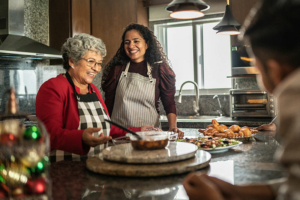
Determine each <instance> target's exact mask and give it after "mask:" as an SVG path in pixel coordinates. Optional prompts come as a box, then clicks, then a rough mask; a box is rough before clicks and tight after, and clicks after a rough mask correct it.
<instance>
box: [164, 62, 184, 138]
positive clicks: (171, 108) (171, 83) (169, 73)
mask: <svg viewBox="0 0 300 200" xmlns="http://www.w3.org/2000/svg"><path fill="white" fill-rule="evenodd" d="M159 76H160V84H159V87H160V88H159V89H160V98H161V101H162V104H163V106H164V109H165V111H166V114H167V118H168V122H169V131H174V132H176V133H178V137H180V138H181V137H183V135H184V133H183V132H182V131H180V130H179V129H178V128H177V116H176V104H175V92H176V87H175V81H176V80H175V74H174V72H173V70H172V69H171V68H170V67H169V66H168V65H166V64H164V63H163V64H161V65H160V67H159Z"/></svg>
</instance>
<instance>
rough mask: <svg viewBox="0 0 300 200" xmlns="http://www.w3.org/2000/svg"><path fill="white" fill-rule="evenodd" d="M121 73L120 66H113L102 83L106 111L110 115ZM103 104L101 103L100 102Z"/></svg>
mask: <svg viewBox="0 0 300 200" xmlns="http://www.w3.org/2000/svg"><path fill="white" fill-rule="evenodd" d="M121 73H122V68H121V66H115V67H113V68H112V69H111V70H110V71H109V73H108V75H107V77H106V81H105V83H104V84H103V85H102V89H103V91H104V92H105V105H106V107H107V110H108V113H109V115H110V116H111V114H112V111H113V108H114V103H115V96H116V89H117V85H118V82H119V79H120V75H121ZM102 105H103V104H102Z"/></svg>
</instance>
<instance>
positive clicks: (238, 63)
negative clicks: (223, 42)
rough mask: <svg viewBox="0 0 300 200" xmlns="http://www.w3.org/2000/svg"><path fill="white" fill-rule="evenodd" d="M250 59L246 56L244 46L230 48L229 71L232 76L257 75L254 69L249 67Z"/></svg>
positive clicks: (245, 47) (256, 70)
mask: <svg viewBox="0 0 300 200" xmlns="http://www.w3.org/2000/svg"><path fill="white" fill-rule="evenodd" d="M251 59H252V58H251V57H250V56H249V55H248V52H247V46H246V45H237V46H232V47H231V69H232V73H231V74H232V76H242V75H249V74H258V73H259V71H258V69H257V68H256V67H252V66H251Z"/></svg>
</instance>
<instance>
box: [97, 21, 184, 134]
mask: <svg viewBox="0 0 300 200" xmlns="http://www.w3.org/2000/svg"><path fill="white" fill-rule="evenodd" d="M102 89H103V90H104V92H105V103H106V105H107V108H108V112H109V113H110V114H111V116H112V120H113V121H115V122H117V123H119V124H122V125H123V126H142V125H154V126H155V127H159V126H160V124H159V99H161V102H162V104H163V106H164V109H165V111H166V114H167V117H168V122H169V130H170V131H174V132H178V133H179V137H183V132H182V131H180V130H179V129H178V128H177V125H176V104H175V100H174V95H175V92H176V89H175V74H174V72H173V70H172V69H171V68H170V66H169V62H168V58H167V57H166V55H165V53H164V52H163V49H162V47H161V45H160V43H159V41H158V40H157V38H156V37H155V36H154V34H153V32H152V31H151V30H149V29H148V28H147V27H145V26H143V25H140V24H130V25H128V26H127V27H126V29H125V31H124V33H123V35H122V43H121V45H120V48H119V49H118V51H117V53H116V55H115V56H114V57H113V59H112V60H111V61H110V62H109V63H108V65H107V66H106V67H105V68H104V71H103V77H102Z"/></svg>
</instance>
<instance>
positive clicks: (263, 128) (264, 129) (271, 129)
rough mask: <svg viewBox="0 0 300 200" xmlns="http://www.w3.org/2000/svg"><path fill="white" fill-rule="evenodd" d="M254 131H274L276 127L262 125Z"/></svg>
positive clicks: (271, 124)
mask: <svg viewBox="0 0 300 200" xmlns="http://www.w3.org/2000/svg"><path fill="white" fill-rule="evenodd" d="M255 129H256V130H258V131H276V125H275V123H270V124H263V125H261V126H259V127H257V128H255Z"/></svg>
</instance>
